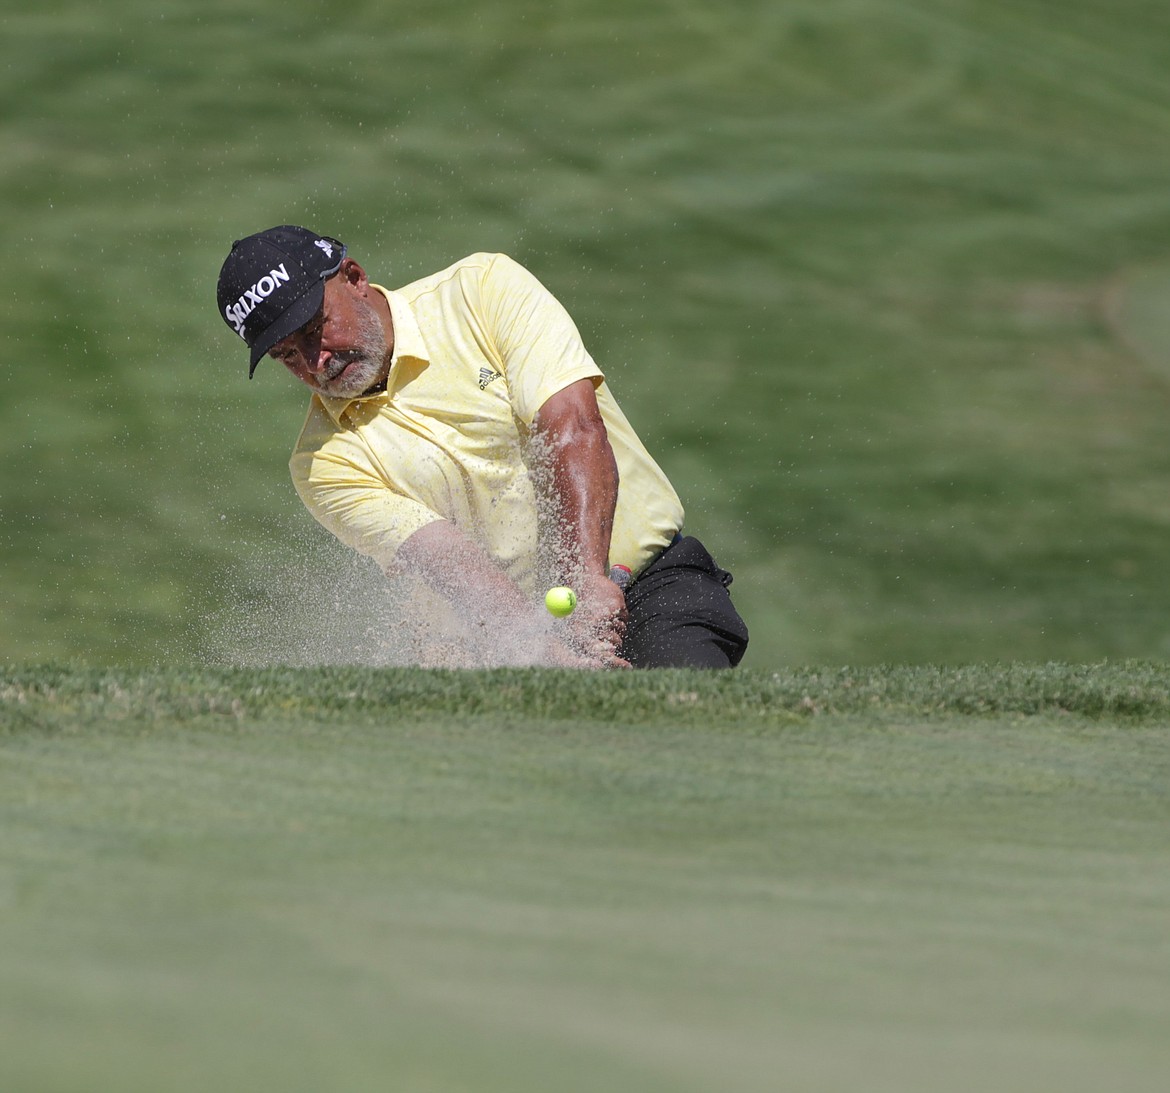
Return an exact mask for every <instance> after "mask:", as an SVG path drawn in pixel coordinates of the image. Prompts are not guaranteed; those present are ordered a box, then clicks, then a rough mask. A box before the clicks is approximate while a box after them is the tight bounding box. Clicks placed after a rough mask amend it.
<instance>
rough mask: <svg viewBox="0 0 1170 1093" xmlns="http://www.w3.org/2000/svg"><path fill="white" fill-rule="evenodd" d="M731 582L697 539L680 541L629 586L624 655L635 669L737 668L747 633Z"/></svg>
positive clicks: (623, 644) (623, 643)
mask: <svg viewBox="0 0 1170 1093" xmlns="http://www.w3.org/2000/svg"><path fill="white" fill-rule="evenodd" d="M729 584H731V574H730V573H728V572H727V571H726V570H724V569H720V568H719V567H718V566H717V565H716V564H715V560H714V559H713V558H712V557H711V555H710V554H708V553H707V549H706V547H704V546H703V544H702V543H700V542H699V540H698V539H694V538H691V537H690V536H686V537H682V538H678V539H676V540H675V541H674V542H673V543H672V544H671V545H670V546H668V547H667V548H666V549H665V550H664V551H663V552H662V553H661V554H659V555H658V557H657V558H655V559H654V561H652V562H651V563H650V564H649V565H648V566H647V567H646V568H645V569H644V570H643V571H642V572H641V573H640V574H639V575H638V579H637V580H636V581H634V583H633V584H631V585H630V586H629V588H627V589H626V607H627V608H628V609H629V612H630V620H629V625H628V626H627V628H626V635H625V640H624V641H623V642H622V648H621V655H622V656H623V657H625V659H626V660H628V661H629V662H630V663H631V664H632V665H633V666H634V667H635V668H734V667H735V665H737V664H738V663H739V662H740V660H741V659H742V658H743V654H744V651H745V650H746V649H747V643H748V631H747V625H746V624H745V623H744V621H743V619H742V618H740V616H739V612H738V611H736V609H735V607H734V606H733V605H732V602H731V595H730V594H729V593H728V591H727V586H728V585H729Z"/></svg>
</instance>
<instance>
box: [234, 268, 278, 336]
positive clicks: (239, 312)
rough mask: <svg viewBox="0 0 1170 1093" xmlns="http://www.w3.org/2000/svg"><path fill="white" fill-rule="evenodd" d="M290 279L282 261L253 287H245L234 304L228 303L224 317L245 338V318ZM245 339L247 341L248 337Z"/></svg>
mask: <svg viewBox="0 0 1170 1093" xmlns="http://www.w3.org/2000/svg"><path fill="white" fill-rule="evenodd" d="M289 280H291V278H290V277H289V275H288V270H286V269H285V265H284V263H283V262H281V263H280V265H279V266H277V267H276V269H273V270H269V271H268V273H266V274H265V275H264V276H263V277H261V278H260V280H259V281H257V282H256V283H255V284H254V285H253V286H252V287H251V288H246V289H244V294H243V296H241V297H240V298H239V299H238V300H237V301H236V302H235V303H234V304H228V306H227V307H225V308H224V309H223V316H224V318H225V319H227V321H228V322H229V323H231V324H232V327H233V328H234V329H235V332H236V333H237V334H239V336H240V337H241V338H244V320H245V319H247V317H248V316H249V315H251V314H252V312H253V311H255V310H256V306H257V305H258V304H261V303H263V302H264V301H265V300H266V299H268V297H269V296H271V295H272V294H273V293H274V292H275V291H276V290H277V288H278V287H279V286H280V285H282V284H284V283H285V282H287V281H289ZM244 340H245V341H247V339H246V338H244Z"/></svg>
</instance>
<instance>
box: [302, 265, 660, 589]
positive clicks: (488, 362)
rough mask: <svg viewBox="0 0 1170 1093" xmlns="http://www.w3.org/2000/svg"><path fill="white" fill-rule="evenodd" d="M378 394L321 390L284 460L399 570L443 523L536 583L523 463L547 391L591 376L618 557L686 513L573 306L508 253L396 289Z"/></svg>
mask: <svg viewBox="0 0 1170 1093" xmlns="http://www.w3.org/2000/svg"><path fill="white" fill-rule="evenodd" d="M373 287H374V288H376V289H377V290H378V291H379V292H381V293H382V294H383V295H384V296H385V297H386V299H387V300H388V301H389V304H390V313H391V316H392V318H393V321H394V352H393V357H392V359H391V366H390V374H389V379H388V381H387V385H386V390H385V392H383V393H380V394H376V395H371V396H368V397H365V398H357V399H333V398H327V397H323V396H321V395H319V394H314V395H313V397H312V401H311V402H310V403H309V412H308V416H307V418H306V419H305V425H304V428H303V429H302V431H301V436H300V439H299V441H298V442H297V446H296V448H295V450H294V451H293V455H292V459H291V460H290V463H289V468H290V470H291V472H292V478H293V483H294V485H295V486H296V489H297V493H298V494H300V497H301V500H302V501H304V503H305V506H306V507H307V508H308V510H309V511H310V512H311V513H312V514H313V516H314V517H315V518H316V519H317V520H318V521H319V522H320V523H321V524H322V525H324V526H325V527H326V528H328V529H329V531H331V532H332V533H333V534H334V535H336V536H337V538H338V539H340V540H341V541H342V542H344V543H346V544H347V545H349V546H350V547H352V548H353V549H354V550H356V551H359V552H360V553H362V554H366V555H369V556H370V557H371V558H374V559H375V560H376V561H377V562H379V563H380V564H381V565H382V567H383V568H384V569H386V570H391V569H393V566H394V556H395V554H396V553H397V551H398V548H399V547H400V546H401V545H402V543H404V542H405V541H406V540H407V539H408V538H409V537H410V536H411V535H412V534H413V533H414V532H416V531H418V530H419V528H422V527H425V526H426V525H427V524H429V523H431V522H432V521H434V520H440V519H442V520H449V521H450V522H451V523H453V524H455V525H456V526H458V527H459V528H460V530H461V531H463V533H464V534H465V535H467V536H468V537H469V538H471V539H473V540H475V541H476V542H477V543H479V544H480V546H482V547H483V549H484V550H485V551H486V552H487V553H488V554H489V555H490V556H491V557H493V558H494V559H496V561H497V562H498V563H499V564H500V566H501V567H502V568H503V569H504V571H505V572H506V573H507V574H508V575H509V576H510V577H511V578H512V579H513V580H514V581H515V582H516V583H517V584H519V585H520V587H521V588H524V589H525V590H526V591H528V592H533V591H535V590H536V588H535V585H536V582H537V579H538V561H537V510H536V493H535V490H534V488H533V483H532V480H531V477H530V475H529V472H528V468H527V466H526V465H525V462H524V446H525V442H526V440H527V439H528V436H529V432H530V429H531V425H532V421H533V418H535V416H536V413H537V411H538V410H539V409H540V407H541V406H542V405H543V404H544V402H545V401H546V400H547V399H548V398H549V397H551V396H552V395H555V394H556V393H557V392H558V391H560V390H562V389H564V388H565V387H567V386H568V385H569V384H571V383H574V382H576V381H577V380H580V379H585V378H591V379H593V380H594V383H595V386H596V390H597V403H598V406H599V407H600V409H601V416H602V419H603V420H604V422H605V427H606V429H607V431H608V433H609V441H610V445H611V446H612V448H613V451H614V456H615V457H616V459H617V465H618V472H619V475H620V479H621V481H620V486H619V489H618V500H617V510H616V512H615V515H614V528H613V536H612V539H611V543H610V555H609V558H610V564H611V565H615V564H621V565H625V566H629V567H630V569H632V570H633V572H634V573H635V575H636V574H637V573H638V572H639V571H640V570H641V569H642V568H643V567H644V566H645V565H646V563H647V562H648V561H649V560H650V559H651V558H652V557H653V556H654V555H655V554H656V553H657V552H658V551H660V550H661V549H662V548H663V547H665V546H667V545H668V544H669V542H670V540H671V538H672V537H673V536H674V534H675V532H677V531H678V530H680V529H681V527H682V523H683V508H682V504H681V503H680V501H679V499H678V495H677V494H676V493H675V491H674V489H673V488H672V487H671V485H670V482H669V481H668V480H667V478H666V475H665V474H663V472H662V470H661V469H660V468H659V466H658V464H657V463H655V462H654V460H653V459H652V458H651V457H650V455H649V453H648V452H647V451H646V449H645V448H644V447H643V445H642V443H641V441H640V440H639V439H638V437H637V435H636V434H635V433H634V430H633V429H632V428H631V427H630V424H629V422H628V421H627V420H626V418H625V415H624V414H622V412H621V410H620V409H619V407H618V404H617V402H616V401H615V400H614V397H613V395H612V394H611V393H610V391H609V388H608V387H607V386H606V384H605V380H604V377H603V376H602V373H601V370H600V369H599V368H598V367H597V365H596V364H595V363H594V362H593V359H592V358H591V357H590V356H589V354H588V352H587V351H586V349H585V347H584V345H583V344H582V342H581V336H580V334H579V333H578V331H577V328H576V326H575V325H574V324H573V321H572V319H571V318H570V317H569V315H568V313H567V312H566V311H565V309H564V308H563V307H562V306H561V305H560V303H558V302H557V300H556V299H555V298H554V297H553V296H552V294H551V293H550V292H549V291H548V290H547V289H546V288H545V287H544V286H543V285H542V284H541V283H540V282H539V281H538V280H537V279H536V278H535V277H534V276H533V275H532V274H531V273H529V272H528V271H527V270H525V269H524V268H523V267H522V266H520V265H518V264H517V263H516V262H514V261H513V260H512V259H510V258H508V257H507V256H506V255H503V254H473V255H471V256H470V257H468V258H465V259H463V260H462V261H461V262H456V263H455V264H454V265H453V266H451V267H450V268H449V269H445V270H443V271H442V272H440V273H436V274H433V275H432V276H430V277H424V278H423V279H422V280H419V281H415V282H413V283H412V284H409V285H407V286H406V287H405V288H400V289H398V290H397V291H391V290H388V289H384V288H382V287H381V286H380V285H374V286H373Z"/></svg>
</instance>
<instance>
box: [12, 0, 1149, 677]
mask: <svg viewBox="0 0 1170 1093" xmlns="http://www.w3.org/2000/svg"><path fill="white" fill-rule="evenodd" d="M5 8H6V10H5V11H4V12H3V14H2V15H0V29H2V32H3V41H4V63H3V65H2V66H0V104H2V109H0V147H2V148H3V150H4V155H3V158H2V160H0V188H2V190H0V192H2V197H3V205H4V210H5V216H4V217H3V221H2V222H0V233H2V235H0V238H2V240H3V248H2V252H3V255H4V262H3V268H2V269H0V282H2V284H0V307H2V308H3V309H4V318H5V329H6V332H7V335H8V340H7V342H6V343H5V344H6V351H5V354H4V358H5V359H4V365H5V379H6V382H5V384H4V386H3V389H2V393H0V445H2V450H0V468H2V469H0V502H2V511H0V562H2V565H3V574H4V579H3V582H2V586H0V611H2V619H3V627H2V630H0V659H6V660H10V661H23V662H29V661H40V660H47V659H54V660H79V661H85V662H89V663H93V664H104V663H111V664H137V663H143V664H150V663H155V662H159V661H173V660H190V659H199V658H202V657H207V658H211V659H215V658H221V659H222V658H224V657H226V658H227V659H231V658H232V657H233V655H235V654H237V653H239V652H240V649H238V648H237V649H235V650H233V648H232V640H233V639H232V636H231V633H232V626H233V625H235V624H238V625H239V627H240V628H241V631H242V632H249V633H250V636H246V637H239V638H238V640H237V644H238V645H245V644H246V645H248V646H249V649H250V651H251V653H252V654H253V655H254V656H259V658H260V659H264V658H271V659H282V658H284V657H285V656H286V655H288V654H290V651H294V650H295V649H296V648H300V649H302V651H303V645H304V642H305V641H306V640H307V641H309V642H310V643H311V641H312V632H313V618H314V616H316V615H317V614H318V613H319V612H320V611H322V610H325V611H327V612H329V613H331V614H332V615H334V616H336V617H338V618H345V617H348V614H349V613H350V612H351V611H355V610H356V611H359V613H360V610H361V609H362V608H361V605H368V601H369V580H370V575H369V573H368V572H366V571H363V570H361V569H360V568H355V567H354V566H352V565H351V564H350V563H349V561H348V560H347V559H345V558H344V557H343V556H342V555H340V554H339V553H338V552H337V551H335V550H334V549H333V548H332V547H331V546H330V545H329V543H328V542H326V541H323V539H322V537H321V534H320V533H318V532H317V531H316V529H315V528H314V526H313V525H312V523H311V521H310V520H309V518H308V516H307V515H306V514H305V513H304V512H303V511H302V509H301V507H300V504H299V502H298V500H297V499H296V497H295V495H294V493H293V491H292V488H291V486H290V484H289V482H288V477H287V471H286V460H287V456H288V453H289V450H290V448H291V445H292V443H293V440H294V439H295V437H296V434H297V432H298V429H299V427H300V423H301V420H302V416H303V412H304V404H305V395H304V394H303V393H302V390H301V389H300V388H299V387H297V386H296V385H294V384H293V382H292V381H290V379H289V378H288V377H287V376H286V375H284V374H278V373H277V369H276V368H273V367H267V366H262V367H261V368H260V369H259V370H258V373H257V378H256V380H255V381H254V382H252V383H250V384H249V383H248V382H247V380H246V378H245V377H246V362H245V357H244V354H243V351H242V348H241V346H240V344H239V342H238V341H237V340H236V339H235V338H234V336H233V335H231V334H230V333H229V332H228V331H227V329H226V328H225V327H224V325H223V324H222V322H221V321H220V320H219V318H218V317H217V314H216V309H215V304H214V283H215V277H216V274H217V271H218V268H219V264H220V262H221V261H222V258H223V256H224V254H225V253H226V251H227V248H228V247H229V246H230V244H231V241H232V240H233V239H235V238H237V237H239V236H241V235H244V234H247V233H249V232H252V231H255V230H258V229H259V228H262V227H265V226H268V225H270V224H274V223H282V222H287V221H294V222H303V223H306V224H308V225H310V226H312V227H314V228H316V229H317V230H320V231H322V232H328V233H331V234H335V235H337V236H339V237H341V238H342V239H344V240H346V242H347V243H349V245H350V248H351V252H352V253H353V254H354V255H355V256H357V257H359V259H360V260H362V261H363V264H365V265H366V266H367V268H368V269H369V270H370V271H371V273H372V275H373V276H374V277H375V279H377V280H380V281H382V282H383V283H387V284H391V285H395V284H400V283H403V282H405V281H407V280H410V279H412V278H414V277H416V276H420V275H422V274H425V273H428V272H431V271H432V270H435V269H439V268H441V267H443V266H445V265H447V264H448V263H450V262H451V261H453V260H455V259H456V258H459V257H461V256H462V255H464V254H467V253H470V252H472V251H476V250H502V251H506V252H508V253H510V254H512V255H513V256H514V257H516V258H517V259H519V260H520V261H522V262H524V263H525V264H526V265H528V266H529V267H530V268H531V269H532V270H533V271H534V272H535V273H536V274H537V275H538V276H539V277H540V278H541V279H542V280H543V281H544V282H545V283H546V284H547V285H549V287H550V288H552V289H553V291H554V292H556V293H557V295H558V296H559V297H560V298H561V299H562V300H563V301H564V303H565V304H566V305H567V306H568V308H569V310H570V311H571V312H572V313H573V315H574V317H575V318H576V319H577V321H578V325H579V326H580V327H581V329H582V332H583V334H584V335H585V338H586V342H587V344H588V345H589V346H590V348H591V349H592V351H593V353H594V355H595V357H596V358H597V359H598V361H599V362H600V363H601V364H602V366H603V368H605V369H606V371H607V373H608V375H609V378H610V381H611V383H612V386H613V387H614V389H615V391H616V393H617V395H618V397H619V399H620V400H621V402H622V404H623V406H624V408H625V409H626V411H627V413H628V415H629V416H630V418H631V420H632V421H633V422H634V424H635V426H636V427H637V428H638V429H639V431H640V432H641V433H642V435H643V438H644V439H645V440H646V441H647V444H648V446H649V447H650V448H651V450H652V451H653V452H654V453H655V454H656V455H657V456H658V457H659V460H660V462H661V463H662V464H663V466H664V467H665V468H666V470H667V472H668V473H669V474H670V475H671V477H672V479H673V481H674V482H675V484H676V486H677V488H678V489H679V491H680V493H681V494H682V495H683V498H684V501H685V502H686V504H687V507H688V512H689V517H688V525H689V528H690V530H692V531H693V532H695V533H696V534H698V535H700V536H701V537H702V538H704V539H705V540H707V542H708V544H709V545H710V546H711V547H712V548H713V550H714V551H715V553H716V554H717V556H718V557H719V558H720V560H721V561H722V562H723V563H724V564H726V565H728V566H729V567H730V568H731V569H733V570H734V571H735V573H736V578H737V579H736V585H735V591H736V592H737V599H738V602H739V604H740V606H741V607H742V609H743V611H744V614H745V615H746V616H747V618H748V620H749V622H750V624H751V626H752V629H753V647H752V649H751V651H750V653H749V657H748V661H747V663H749V664H753V665H756V666H764V667H767V666H773V665H775V666H780V665H785V664H795V663H808V662H815V663H841V662H853V663H876V662H887V661H889V662H923V661H950V662H958V661H967V660H981V659H1008V658H1014V659H1047V658H1057V659H1070V660H1084V659H1097V658H1106V657H1120V656H1143V657H1162V656H1165V655H1167V654H1170V587H1168V585H1167V582H1166V581H1165V579H1164V575H1163V558H1164V552H1165V545H1166V541H1167V532H1168V530H1170V446H1168V445H1167V443H1166V439H1165V434H1166V425H1165V423H1166V421H1167V418H1168V411H1170V385H1168V384H1170V356H1168V355H1167V349H1168V347H1170V321H1168V320H1167V318H1166V314H1167V308H1166V304H1167V301H1168V300H1170V266H1167V264H1166V263H1167V258H1168V256H1170V185H1168V181H1170V81H1167V79H1166V71H1167V66H1168V62H1170V33H1168V32H1170V10H1168V9H1166V8H1165V7H1163V6H1161V5H1155V4H1150V3H1148V2H1146V0H1120V2H1119V3H1116V4H1113V5H1110V6H1108V7H1106V6H1104V5H1100V4H1098V3H1091V2H1089V0H1065V2H1062V3H1055V2H1049V0H1011V2H1007V0H929V2H928V0H922V2H914V0H898V2H894V0H817V2H815V3H813V2H808V3H800V2H797V3H788V2H782V0H752V2H748V0H730V2H728V3H724V4H721V5H710V4H708V3H701V2H699V0H634V2H631V0H621V2H620V3H619V2H618V0H560V2H555V0H554V2H548V3H545V4H541V5H531V4H523V3H510V2H501V3H497V4H493V5H483V4H472V3H467V2H465V0H432V2H431V3H429V4H426V5H422V6H415V7H414V8H413V9H410V10H406V9H403V8H402V7H400V6H391V5H387V4H384V3H372V2H370V3H366V2H362V0H351V2H350V3H347V4H344V5H326V4H323V3H322V4H312V3H307V2H302V0H281V2H280V3H275V2H271V0H261V2H254V3H251V4H249V5H240V4H237V3H228V2H226V0H208V2H203V3H199V4H192V3H189V2H183V3H178V2H173V0H152V2H151V3H145V2H142V0H111V2H109V3H105V4H102V5H100V6H99V5H95V4H93V3H80V2H73V0H70V2H59V0H44V2H42V3H39V4H37V5H28V6H22V10H20V11H17V10H16V5H15V4H12V3H9V4H7V5H5ZM355 602H356V603H357V604H358V605H359V606H358V607H357V608H355V607H354V604H355ZM281 610H287V611H288V612H289V613H290V614H291V616H294V618H293V621H291V622H289V621H287V620H285V621H284V622H281V623H279V624H278V623H273V624H272V625H271V626H270V625H268V623H266V622H265V623H263V624H261V625H259V626H257V625H256V623H255V622H254V618H256V617H259V618H262V619H271V618H272V617H273V612H274V611H275V612H277V613H279V612H280V611H281ZM298 611H300V612H301V615H300V616H298V615H297V612H298ZM265 612H267V613H268V614H267V615H266V614H265ZM257 613H259V614H257ZM249 620H253V621H249ZM249 628H250V629H249ZM225 631H226V632H227V633H228V636H227V638H226V639H225V636H224V635H225ZM342 631H344V627H343V628H342ZM257 632H261V633H263V635H264V636H263V637H262V638H261V639H257V638H256V636H255V634H256V633H257ZM344 641H345V634H344V632H342V635H341V642H342V644H344ZM257 642H259V646H260V648H257Z"/></svg>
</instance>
